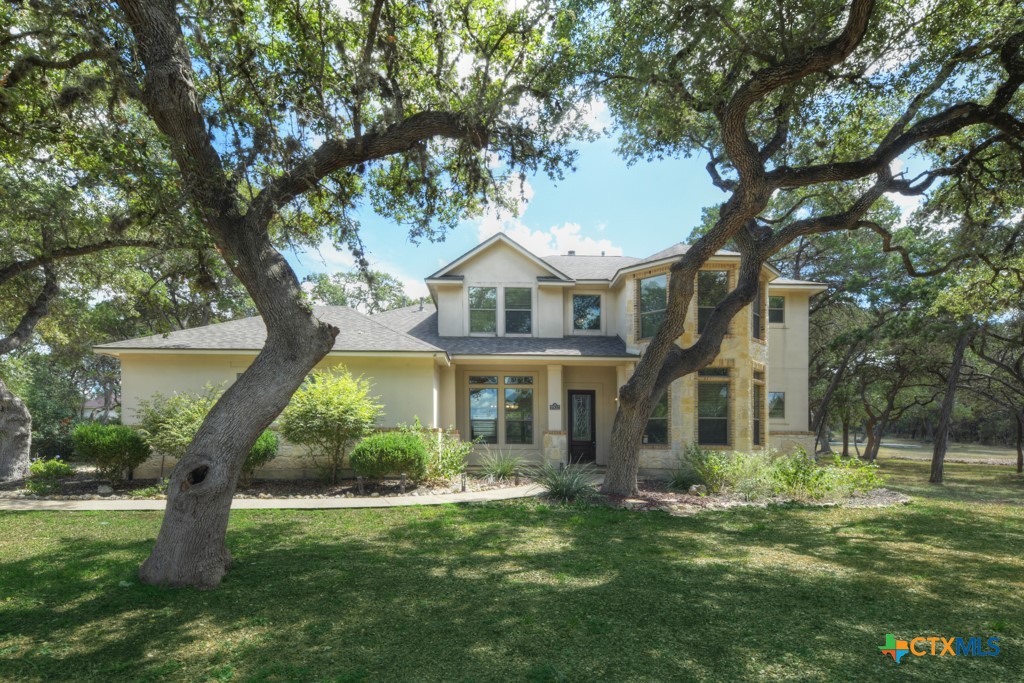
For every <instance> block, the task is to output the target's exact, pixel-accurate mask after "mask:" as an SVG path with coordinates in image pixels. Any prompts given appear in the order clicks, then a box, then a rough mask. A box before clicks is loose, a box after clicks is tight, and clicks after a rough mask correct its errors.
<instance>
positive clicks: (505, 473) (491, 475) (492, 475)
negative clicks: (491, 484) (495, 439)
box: [480, 448, 523, 481]
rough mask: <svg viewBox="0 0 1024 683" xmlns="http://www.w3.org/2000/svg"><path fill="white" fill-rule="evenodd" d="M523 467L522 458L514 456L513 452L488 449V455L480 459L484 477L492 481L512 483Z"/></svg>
mask: <svg viewBox="0 0 1024 683" xmlns="http://www.w3.org/2000/svg"><path fill="white" fill-rule="evenodd" d="M522 467H523V459H522V458H520V457H519V456H518V455H514V454H513V453H512V451H503V450H501V449H500V448H497V449H495V450H493V451H492V450H491V449H490V448H488V449H487V453H486V454H485V455H484V456H483V457H482V458H480V468H481V469H482V470H483V473H484V477H486V478H487V479H490V480H491V481H511V480H512V479H514V478H515V476H516V472H518V471H519V470H520V469H522Z"/></svg>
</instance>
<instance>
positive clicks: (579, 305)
mask: <svg viewBox="0 0 1024 683" xmlns="http://www.w3.org/2000/svg"><path fill="white" fill-rule="evenodd" d="M572 329H574V330H584V331H587V330H600V329H601V295H600V294H573V295H572Z"/></svg>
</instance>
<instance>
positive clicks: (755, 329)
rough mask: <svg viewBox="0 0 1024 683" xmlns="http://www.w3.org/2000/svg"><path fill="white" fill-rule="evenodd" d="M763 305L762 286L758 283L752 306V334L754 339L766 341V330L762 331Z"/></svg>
mask: <svg viewBox="0 0 1024 683" xmlns="http://www.w3.org/2000/svg"><path fill="white" fill-rule="evenodd" d="M762 303H763V301H762V300H761V284H760V283H758V285H757V292H756V293H755V294H754V301H753V302H752V304H751V305H752V306H753V308H754V310H753V311H752V314H753V319H752V320H751V324H750V333H751V335H752V336H753V337H754V339H764V330H763V329H761V304H762Z"/></svg>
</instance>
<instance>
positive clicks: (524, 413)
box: [95, 233, 825, 476]
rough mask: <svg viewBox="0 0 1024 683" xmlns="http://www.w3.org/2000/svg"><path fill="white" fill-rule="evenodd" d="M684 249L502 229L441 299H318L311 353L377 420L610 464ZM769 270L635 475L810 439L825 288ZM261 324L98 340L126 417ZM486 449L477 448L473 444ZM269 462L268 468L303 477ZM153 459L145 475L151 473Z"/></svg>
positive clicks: (439, 286) (253, 336)
mask: <svg viewBox="0 0 1024 683" xmlns="http://www.w3.org/2000/svg"><path fill="white" fill-rule="evenodd" d="M686 248H687V247H686V245H683V244H677V245H674V246H672V247H670V248H668V249H665V250H664V251H661V252H658V253H657V254H654V255H652V256H650V257H648V258H643V259H641V258H634V257H628V256H576V255H574V254H573V253H572V252H570V253H569V254H568V255H564V256H548V257H544V258H541V257H539V256H536V255H534V254H532V253H530V252H529V251H527V250H526V249H525V248H523V247H522V246H520V245H519V244H517V243H516V242H515V241H513V240H512V239H510V238H509V237H507V236H506V235H504V234H503V233H498V234H497V235H495V236H494V237H492V238H490V239H488V240H487V241H485V242H483V243H481V244H480V245H478V246H477V247H475V248H474V249H472V250H471V251H469V252H467V253H466V254H463V255H462V256H460V257H459V258H457V259H455V260H454V261H452V262H451V263H449V264H448V265H447V266H445V267H444V268H442V269H441V270H439V271H437V272H436V273H434V274H433V275H431V276H429V277H428V278H426V283H427V286H428V288H429V290H430V294H431V298H432V299H433V302H434V305H415V306H410V307H406V308H401V309H397V310H393V311H387V312H384V313H379V314H376V315H372V316H366V315H363V314H361V313H359V312H357V311H354V310H352V309H348V308H344V307H333V306H324V307H316V308H315V309H314V310H315V312H316V314H317V315H319V316H320V317H321V318H322V319H324V320H325V321H327V322H329V323H331V324H333V325H335V326H336V327H338V329H339V330H341V332H340V333H339V335H338V338H337V340H336V341H335V344H334V348H333V350H332V351H331V352H330V353H329V354H328V355H327V357H326V358H324V360H323V361H322V362H321V363H320V364H319V366H318V367H320V368H330V367H332V366H336V365H339V364H344V365H345V366H346V367H347V368H348V369H349V370H350V371H351V372H352V373H353V374H356V375H363V376H365V377H366V378H368V379H369V380H370V381H371V382H372V384H373V386H374V388H373V393H374V394H375V395H377V396H379V397H380V400H381V402H382V403H383V404H384V406H385V416H384V418H383V419H382V423H381V426H382V427H392V426H395V425H397V424H399V423H410V422H412V421H413V419H414V418H415V417H418V418H419V419H420V421H421V422H422V423H423V424H424V425H428V426H430V427H440V428H445V427H449V426H454V427H455V428H456V429H458V431H459V433H460V434H461V435H462V438H464V439H475V440H478V441H479V442H480V443H482V444H494V445H495V446H497V447H501V448H503V449H509V450H512V451H515V452H517V453H519V454H520V455H522V456H524V457H525V458H528V459H532V460H540V459H541V458H544V459H547V460H551V461H561V462H567V461H573V462H577V461H583V462H586V461H592V462H596V463H597V464H598V465H603V464H605V463H607V462H608V458H609V455H610V453H609V449H610V444H611V429H612V421H613V419H614V417H615V410H616V405H615V403H616V400H617V399H616V397H617V394H618V388H619V386H621V385H622V384H623V383H624V382H625V381H626V380H627V379H628V378H629V376H630V374H631V373H632V371H633V368H634V367H635V365H636V362H637V360H638V358H639V356H640V354H641V353H642V351H643V349H644V348H645V346H646V344H647V342H648V341H649V339H650V337H651V336H652V335H653V333H654V331H655V330H657V328H658V326H659V325H660V323H661V320H662V316H663V315H664V310H665V303H666V300H667V292H668V288H667V278H668V271H669V268H670V266H671V264H672V263H674V262H675V261H676V260H677V259H678V257H679V255H680V254H682V253H684V252H685V250H686ZM738 268H739V255H738V254H736V253H734V252H728V251H721V252H719V253H718V254H717V255H716V256H715V257H714V258H713V259H711V260H710V261H708V263H707V264H705V267H704V269H703V270H702V271H701V272H700V274H699V276H698V282H697V293H696V295H695V297H696V301H695V302H694V305H692V306H690V309H689V313H688V318H687V321H686V332H685V333H684V334H683V337H682V339H681V343H682V344H683V345H688V344H691V343H692V342H693V341H694V340H695V339H696V338H697V335H698V334H699V332H700V329H701V327H702V325H703V322H704V320H705V319H706V317H707V316H708V315H709V314H710V312H711V311H712V310H713V309H714V307H715V305H716V304H717V302H718V301H719V300H721V298H722V297H723V296H724V295H725V294H726V293H727V292H728V291H729V290H730V289H731V288H732V287H734V286H735V284H736V278H737V271H738ZM778 276H779V273H778V271H776V270H775V269H774V268H772V267H770V266H765V267H764V268H763V270H762V276H761V283H762V287H761V290H760V293H759V294H758V297H757V300H756V301H755V304H756V305H752V306H750V307H747V309H745V310H744V311H743V312H741V313H740V314H738V315H737V316H736V317H735V318H734V319H733V321H732V322H731V324H730V330H729V334H728V335H727V336H726V338H725V340H724V341H723V343H722V349H721V353H720V354H719V356H718V357H717V358H716V359H715V361H714V362H713V363H712V364H711V365H710V366H709V367H707V368H705V369H704V370H702V371H700V372H699V373H697V374H695V375H690V376H687V377H684V378H682V379H679V380H676V381H675V382H674V383H673V384H672V386H671V388H670V390H669V391H668V392H667V394H666V396H665V398H664V399H663V400H662V401H661V403H660V404H659V405H658V406H657V407H656V408H655V410H654V414H653V415H652V417H651V420H650V422H649V423H648V425H647V430H646V434H645V435H644V437H643V438H644V445H643V448H642V451H641V472H643V473H646V474H655V475H656V474H659V473H665V472H667V471H668V470H669V469H671V468H672V467H674V465H675V463H676V460H677V458H678V455H679V453H680V452H681V451H682V450H683V449H684V448H685V447H686V446H687V445H688V444H690V443H693V442H696V443H698V444H700V445H701V446H703V447H707V448H722V449H731V450H733V449H734V450H750V449H753V448H760V447H765V446H771V447H774V448H778V449H780V450H791V449H792V448H794V447H796V446H802V447H804V448H805V449H807V450H808V451H811V449H812V448H813V444H814V435H813V434H811V432H809V431H808V404H807V392H808V373H807V365H808V340H807V334H808V311H809V300H810V297H811V296H813V295H814V294H816V293H818V292H821V291H823V290H824V289H825V286H824V285H821V284H818V283H814V282H804V281H796V280H786V279H782V278H780V277H778ZM265 338H266V329H265V327H264V325H263V322H262V320H261V319H260V318H258V317H257V318H247V319H244V320H236V321H232V322H227V323H220V324H216V325H209V326H206V327H200V328H194V329H189V330H181V331H178V332H173V333H170V334H167V335H157V336H152V337H142V338H139V339H131V340H127V341H123V342H114V343H110V344H101V345H98V346H96V347H95V350H96V352H97V353H102V354H108V355H111V356H115V357H117V358H119V359H120V360H121V378H122V379H121V381H122V387H121V397H122V406H123V414H124V416H125V422H127V423H131V422H133V421H134V420H135V419H136V416H135V409H136V408H137V406H138V403H139V401H140V400H141V399H145V398H148V397H150V396H151V395H152V394H154V393H156V392H161V393H164V394H169V393H173V392H175V391H200V390H201V389H202V388H203V386H204V385H206V384H214V385H218V384H226V383H230V382H233V381H234V380H235V379H236V378H237V376H238V374H240V373H241V372H242V371H243V370H245V368H246V367H248V365H249V364H250V363H251V362H252V360H253V359H254V358H255V356H256V354H257V353H258V352H259V349H260V348H261V347H262V346H263V343H264V340H265ZM481 450H482V449H478V452H479V451H481ZM302 469H303V463H302V461H297V460H294V459H293V458H289V457H285V458H279V459H278V460H277V461H275V462H274V463H272V465H271V466H270V467H269V468H268V469H267V470H266V471H264V472H262V473H261V475H262V476H299V475H308V474H310V472H308V471H301V470H302ZM147 474H149V473H148V471H147V470H146V469H145V468H142V469H141V470H140V473H139V476H147Z"/></svg>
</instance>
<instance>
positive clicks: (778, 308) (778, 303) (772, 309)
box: [768, 296, 786, 323]
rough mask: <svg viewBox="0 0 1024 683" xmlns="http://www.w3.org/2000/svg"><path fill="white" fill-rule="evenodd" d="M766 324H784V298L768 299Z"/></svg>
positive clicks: (771, 297)
mask: <svg viewBox="0 0 1024 683" xmlns="http://www.w3.org/2000/svg"><path fill="white" fill-rule="evenodd" d="M768 322H770V323H784V322H786V297H784V296H770V297H768Z"/></svg>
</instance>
